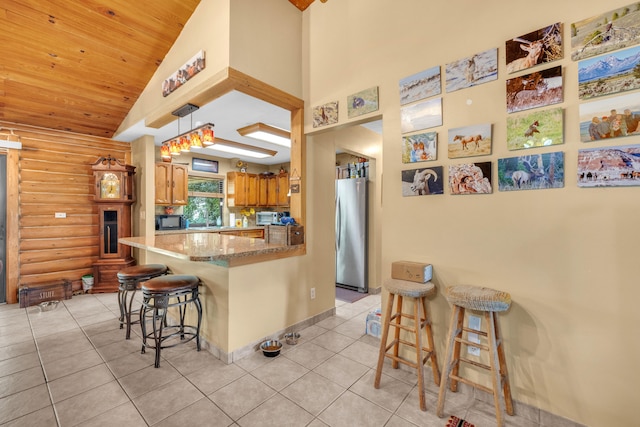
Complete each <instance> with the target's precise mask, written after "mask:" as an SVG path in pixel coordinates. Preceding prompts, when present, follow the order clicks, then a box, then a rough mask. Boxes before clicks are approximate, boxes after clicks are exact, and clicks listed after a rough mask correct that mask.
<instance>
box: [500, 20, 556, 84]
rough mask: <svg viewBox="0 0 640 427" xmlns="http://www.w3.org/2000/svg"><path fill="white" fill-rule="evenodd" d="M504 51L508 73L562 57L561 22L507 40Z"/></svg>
mask: <svg viewBox="0 0 640 427" xmlns="http://www.w3.org/2000/svg"><path fill="white" fill-rule="evenodd" d="M505 52H506V60H507V72H508V73H515V72H517V71H520V70H526V69H527V68H531V67H533V66H534V65H538V64H543V63H546V62H551V61H556V60H558V59H562V24H560V23H559V22H557V23H555V24H553V25H549V26H548V27H545V28H541V29H539V30H537V31H533V32H531V33H528V34H525V35H523V36H519V37H515V38H513V39H512V40H507V42H506V43H505Z"/></svg>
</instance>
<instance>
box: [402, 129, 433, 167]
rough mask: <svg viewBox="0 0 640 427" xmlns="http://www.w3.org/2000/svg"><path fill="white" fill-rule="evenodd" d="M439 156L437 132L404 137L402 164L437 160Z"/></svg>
mask: <svg viewBox="0 0 640 427" xmlns="http://www.w3.org/2000/svg"><path fill="white" fill-rule="evenodd" d="M437 154H438V133H437V132H426V133H419V134H416V135H409V136H403V137H402V163H415V162H427V161H430V160H436V159H437Z"/></svg>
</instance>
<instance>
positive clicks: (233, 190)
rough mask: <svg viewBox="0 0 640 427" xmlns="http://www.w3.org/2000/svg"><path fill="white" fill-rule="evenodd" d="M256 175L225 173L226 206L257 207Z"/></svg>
mask: <svg viewBox="0 0 640 427" xmlns="http://www.w3.org/2000/svg"><path fill="white" fill-rule="evenodd" d="M258 194H259V184H258V175H256V174H254V173H246V172H227V206H229V207H234V206H258Z"/></svg>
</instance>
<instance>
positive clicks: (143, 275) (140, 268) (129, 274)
mask: <svg viewBox="0 0 640 427" xmlns="http://www.w3.org/2000/svg"><path fill="white" fill-rule="evenodd" d="M164 274H169V269H168V268H167V266H166V265H164V264H143V265H133V266H131V267H127V268H123V269H122V270H120V271H118V274H117V276H118V305H119V306H120V329H122V328H123V326H124V325H127V334H126V339H129V338H130V337H131V324H132V323H137V321H136V320H134V321H133V322H132V321H131V305H132V304H133V299H134V297H135V294H136V290H138V289H139V288H140V283H142V282H145V281H147V280H149V279H152V278H154V277H158V276H162V275H164ZM136 311H137V310H136Z"/></svg>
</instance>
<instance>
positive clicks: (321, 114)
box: [312, 101, 338, 128]
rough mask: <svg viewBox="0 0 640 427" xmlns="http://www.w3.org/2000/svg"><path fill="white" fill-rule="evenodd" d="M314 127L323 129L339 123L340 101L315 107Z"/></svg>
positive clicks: (313, 113)
mask: <svg viewBox="0 0 640 427" xmlns="http://www.w3.org/2000/svg"><path fill="white" fill-rule="evenodd" d="M312 115H313V127H314V128H317V127H322V126H327V125H332V124H335V123H338V101H334V102H328V103H326V104H324V105H320V106H318V107H313V111H312Z"/></svg>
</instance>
